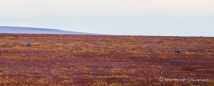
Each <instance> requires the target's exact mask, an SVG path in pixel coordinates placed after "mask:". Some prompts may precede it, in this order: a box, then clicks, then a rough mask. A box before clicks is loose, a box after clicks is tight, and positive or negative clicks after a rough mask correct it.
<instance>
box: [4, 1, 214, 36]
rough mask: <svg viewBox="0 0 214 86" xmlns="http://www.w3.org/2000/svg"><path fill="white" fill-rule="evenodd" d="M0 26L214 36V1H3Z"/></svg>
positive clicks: (106, 32)
mask: <svg viewBox="0 0 214 86" xmlns="http://www.w3.org/2000/svg"><path fill="white" fill-rule="evenodd" d="M0 26H21V27H40V28H53V29H60V30H68V31H78V32H89V33H99V34H108V35H149V36H153V35H154V36H214V33H213V32H214V0H0Z"/></svg>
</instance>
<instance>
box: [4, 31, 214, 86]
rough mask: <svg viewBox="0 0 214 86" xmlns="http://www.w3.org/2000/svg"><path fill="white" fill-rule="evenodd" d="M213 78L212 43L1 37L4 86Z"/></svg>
mask: <svg viewBox="0 0 214 86" xmlns="http://www.w3.org/2000/svg"><path fill="white" fill-rule="evenodd" d="M28 42H30V43H31V45H32V46H31V47H27V46H26V44H27V43H28ZM176 50H181V53H175V51H176ZM213 77H214V38H213V37H169V36H162V37H158V36H107V35H53V34H49V35H47V34H46V35H44V34H43V35H42V34H0V85H71V86H148V85H150V86H154V85H161V86H173V85H174V86H183V85H193V86H194V85H206V86H213V85H214V78H213Z"/></svg>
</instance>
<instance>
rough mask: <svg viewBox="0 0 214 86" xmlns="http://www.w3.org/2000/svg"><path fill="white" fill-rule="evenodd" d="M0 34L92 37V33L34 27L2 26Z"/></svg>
mask: <svg viewBox="0 0 214 86" xmlns="http://www.w3.org/2000/svg"><path fill="white" fill-rule="evenodd" d="M0 33H14V34H81V35H92V33H83V32H75V31H64V30H58V29H49V28H33V27H13V26H0Z"/></svg>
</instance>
